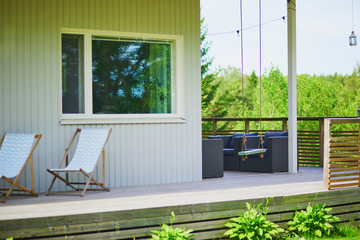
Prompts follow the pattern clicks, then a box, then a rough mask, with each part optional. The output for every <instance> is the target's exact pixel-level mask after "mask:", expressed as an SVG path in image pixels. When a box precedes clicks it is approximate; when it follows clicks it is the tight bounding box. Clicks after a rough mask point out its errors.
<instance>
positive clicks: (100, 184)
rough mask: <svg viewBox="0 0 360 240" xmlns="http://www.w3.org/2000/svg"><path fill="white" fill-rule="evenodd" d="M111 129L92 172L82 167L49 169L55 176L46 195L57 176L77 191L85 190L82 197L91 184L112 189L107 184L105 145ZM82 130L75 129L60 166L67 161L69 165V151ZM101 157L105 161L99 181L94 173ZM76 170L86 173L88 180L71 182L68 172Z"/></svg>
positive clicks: (48, 193) (66, 163)
mask: <svg viewBox="0 0 360 240" xmlns="http://www.w3.org/2000/svg"><path fill="white" fill-rule="evenodd" d="M111 131H112V129H111V128H110V130H109V133H108V136H107V138H106V140H105V143H104V145H103V147H102V150H101V154H100V155H99V158H98V160H97V162H96V164H95V165H94V168H93V170H92V171H91V173H90V174H89V173H87V172H85V171H84V170H83V169H81V168H80V170H79V171H51V170H50V169H47V171H48V172H49V173H51V174H52V175H53V176H54V178H53V180H52V182H51V184H50V187H49V189H48V191H47V193H46V195H47V196H48V195H50V191H51V189H52V187H53V186H54V183H55V180H56V178H58V179H59V180H61V181H62V182H64V183H65V184H66V186H69V187H71V188H72V189H74V190H75V191H79V190H83V191H82V192H81V194H80V196H82V197H83V196H84V195H85V192H86V190H88V187H89V185H97V186H99V187H101V188H102V190H105V191H110V189H109V188H108V187H106V186H105V146H106V144H107V142H108V140H109V137H110V134H111ZM80 132H81V129H80V128H78V129H76V131H75V133H74V136H73V137H72V139H71V141H70V144H69V146H68V148H67V149H66V152H65V154H64V157H63V158H62V160H61V163H60V166H59V168H62V166H63V164H64V163H65V167H67V165H68V163H69V162H68V159H69V158H68V157H69V152H70V149H71V146H72V144H73V143H74V141H75V139H76V136H77V135H78V134H79V133H80ZM100 158H102V162H103V171H102V183H101V182H99V181H98V180H96V179H95V178H93V175H94V173H95V169H96V168H97V165H98V164H99V161H100ZM60 172H64V173H65V175H66V176H65V178H64V177H62V176H60V174H59V173H60ZM74 172H75V173H82V174H84V175H85V176H86V177H87V178H88V180H87V181H86V182H71V181H69V176H68V174H69V173H74ZM73 185H85V187H84V188H76V187H74V186H73ZM89 190H99V189H89ZM100 190H101V189H100ZM52 194H54V195H55V194H66V193H52ZM68 194H69V195H70V194H72V193H68Z"/></svg>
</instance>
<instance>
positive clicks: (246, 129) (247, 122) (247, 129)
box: [245, 119, 250, 133]
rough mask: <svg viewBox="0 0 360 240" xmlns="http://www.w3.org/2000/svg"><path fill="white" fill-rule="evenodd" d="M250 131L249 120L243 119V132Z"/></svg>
mask: <svg viewBox="0 0 360 240" xmlns="http://www.w3.org/2000/svg"><path fill="white" fill-rule="evenodd" d="M249 131H250V121H249V119H245V132H246V133H248V132H249Z"/></svg>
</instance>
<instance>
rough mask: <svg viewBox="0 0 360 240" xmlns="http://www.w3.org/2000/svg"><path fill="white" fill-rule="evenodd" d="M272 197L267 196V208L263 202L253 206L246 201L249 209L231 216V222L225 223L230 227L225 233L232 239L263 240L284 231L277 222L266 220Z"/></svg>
mask: <svg viewBox="0 0 360 240" xmlns="http://www.w3.org/2000/svg"><path fill="white" fill-rule="evenodd" d="M269 201H270V199H269V198H266V204H265V210H264V209H263V207H262V205H263V203H260V204H259V205H257V206H256V207H255V206H252V205H251V204H250V203H246V208H247V211H246V212H245V213H244V214H243V215H240V216H239V217H236V218H231V222H228V223H226V224H225V226H226V227H228V228H230V229H229V230H227V231H226V232H225V234H224V236H228V237H229V238H231V239H248V240H262V239H272V237H274V236H276V235H278V234H279V233H282V232H284V229H282V228H280V227H279V226H278V225H277V224H275V223H273V222H271V221H268V220H266V216H267V214H268V213H269V209H268V203H269Z"/></svg>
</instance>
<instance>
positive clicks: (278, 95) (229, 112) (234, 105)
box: [201, 18, 360, 130]
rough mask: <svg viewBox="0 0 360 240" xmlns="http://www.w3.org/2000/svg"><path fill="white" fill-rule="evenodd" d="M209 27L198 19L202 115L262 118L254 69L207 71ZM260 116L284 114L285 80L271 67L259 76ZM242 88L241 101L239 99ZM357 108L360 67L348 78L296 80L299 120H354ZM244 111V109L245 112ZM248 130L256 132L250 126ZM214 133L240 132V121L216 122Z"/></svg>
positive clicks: (304, 125)
mask: <svg viewBox="0 0 360 240" xmlns="http://www.w3.org/2000/svg"><path fill="white" fill-rule="evenodd" d="M206 33H207V26H206V25H205V19H204V18H203V19H201V90H202V93H201V101H202V117H227V118H242V117H243V116H245V118H247V117H255V118H258V117H259V116H260V84H259V82H260V79H259V76H257V75H256V73H255V72H254V71H253V72H252V73H251V74H250V75H246V74H244V89H242V83H241V69H240V68H237V67H233V66H228V67H225V68H224V67H222V68H217V69H216V70H215V71H211V69H210V67H211V65H212V64H213V59H214V58H213V57H211V56H209V50H210V48H211V42H209V41H208V40H207V39H206ZM261 82H262V88H261V98H262V99H261V106H262V108H261V116H262V117H263V118H272V117H287V116H288V104H287V103H288V79H287V76H284V74H283V73H282V72H281V71H280V70H279V68H278V67H276V66H272V67H271V68H270V69H266V70H265V71H264V74H263V75H262V79H261ZM242 90H244V98H243V97H242ZM359 106H360V65H357V66H356V67H355V68H354V71H353V73H352V74H351V75H341V74H337V73H335V74H333V75H319V76H318V75H312V76H311V75H309V74H300V75H298V76H297V115H298V116H299V117H355V116H356V115H357V112H356V110H357V109H358V107H359ZM243 107H244V111H243ZM254 124H255V125H254V126H250V128H251V129H259V126H258V125H259V123H254ZM217 127H218V129H220V130H221V129H234V130H235V129H236V130H240V129H242V128H243V124H242V123H224V122H221V123H220V122H219V125H218V126H217ZM279 127H281V124H280V123H276V122H264V123H262V129H274V130H275V129H280V128H279ZM298 128H299V129H306V130H318V128H319V126H318V123H316V122H299V124H298ZM203 129H206V130H211V123H210V122H205V123H203ZM333 130H356V126H354V125H352V126H349V125H347V126H346V125H337V126H336V127H335V128H334V129H333Z"/></svg>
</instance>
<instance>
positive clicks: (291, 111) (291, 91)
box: [287, 0, 298, 173]
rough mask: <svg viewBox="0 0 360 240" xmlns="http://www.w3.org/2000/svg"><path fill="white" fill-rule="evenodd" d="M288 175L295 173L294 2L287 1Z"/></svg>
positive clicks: (292, 0) (296, 157) (293, 0)
mask: <svg viewBox="0 0 360 240" xmlns="http://www.w3.org/2000/svg"><path fill="white" fill-rule="evenodd" d="M287 27H288V116H289V173H297V161H298V156H297V155H298V154H297V105H296V0H287Z"/></svg>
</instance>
